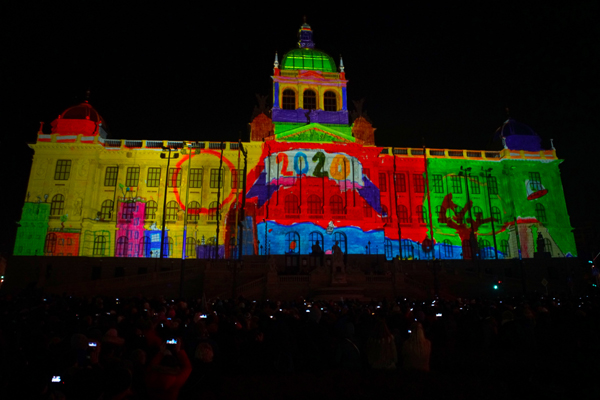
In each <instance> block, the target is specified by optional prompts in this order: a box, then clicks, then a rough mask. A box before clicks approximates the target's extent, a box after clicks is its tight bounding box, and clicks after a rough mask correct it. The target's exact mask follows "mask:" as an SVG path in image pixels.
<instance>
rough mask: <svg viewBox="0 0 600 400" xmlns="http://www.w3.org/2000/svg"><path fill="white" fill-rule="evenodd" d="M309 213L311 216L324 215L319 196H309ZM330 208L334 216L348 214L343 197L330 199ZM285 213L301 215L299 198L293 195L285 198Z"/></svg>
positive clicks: (335, 196) (336, 196)
mask: <svg viewBox="0 0 600 400" xmlns="http://www.w3.org/2000/svg"><path fill="white" fill-rule="evenodd" d="M307 204H308V213H309V214H322V213H323V202H322V201H321V198H320V197H319V196H317V195H314V194H311V195H310V196H308V200H307ZM329 207H330V209H331V213H332V214H346V209H345V208H344V200H343V199H342V197H341V196H338V195H333V196H331V197H330V198H329ZM285 213H286V214H300V203H299V201H298V197H297V196H295V195H293V194H288V195H287V196H285Z"/></svg>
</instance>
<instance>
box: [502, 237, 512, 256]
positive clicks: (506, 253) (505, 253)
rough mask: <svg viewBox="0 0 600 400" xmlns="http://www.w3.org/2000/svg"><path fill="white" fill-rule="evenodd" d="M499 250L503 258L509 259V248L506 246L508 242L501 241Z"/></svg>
mask: <svg viewBox="0 0 600 400" xmlns="http://www.w3.org/2000/svg"><path fill="white" fill-rule="evenodd" d="M500 248H501V249H502V253H503V254H504V258H510V246H509V245H508V240H503V241H501V242H500Z"/></svg>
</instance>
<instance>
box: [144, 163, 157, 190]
mask: <svg viewBox="0 0 600 400" xmlns="http://www.w3.org/2000/svg"><path fill="white" fill-rule="evenodd" d="M146 185H147V186H148V187H158V186H159V185H160V168H159V167H150V168H148V179H146Z"/></svg>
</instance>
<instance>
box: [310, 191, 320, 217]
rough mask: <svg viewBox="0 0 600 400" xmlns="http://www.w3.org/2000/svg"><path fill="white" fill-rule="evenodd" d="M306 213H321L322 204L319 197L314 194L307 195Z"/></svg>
mask: <svg viewBox="0 0 600 400" xmlns="http://www.w3.org/2000/svg"><path fill="white" fill-rule="evenodd" d="M308 213H309V214H322V213H323V204H322V203H321V198H320V197H319V196H317V195H315V194H311V195H310V196H308Z"/></svg>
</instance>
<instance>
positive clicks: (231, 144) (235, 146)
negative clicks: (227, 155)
mask: <svg viewBox="0 0 600 400" xmlns="http://www.w3.org/2000/svg"><path fill="white" fill-rule="evenodd" d="M239 148H240V144H239V143H229V149H230V150H237V149H239Z"/></svg>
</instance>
